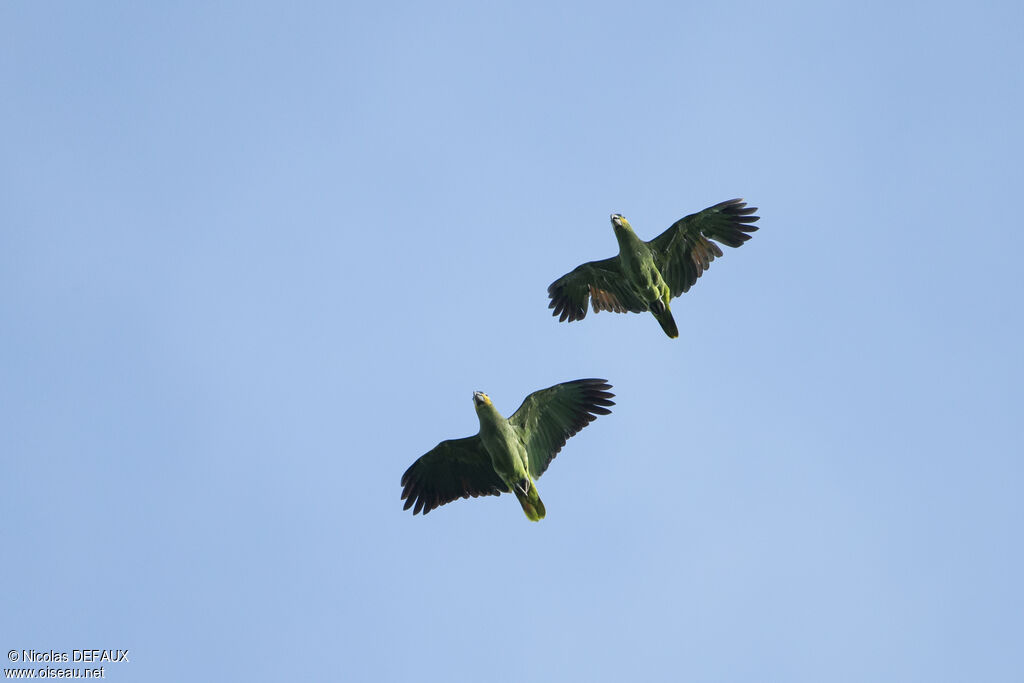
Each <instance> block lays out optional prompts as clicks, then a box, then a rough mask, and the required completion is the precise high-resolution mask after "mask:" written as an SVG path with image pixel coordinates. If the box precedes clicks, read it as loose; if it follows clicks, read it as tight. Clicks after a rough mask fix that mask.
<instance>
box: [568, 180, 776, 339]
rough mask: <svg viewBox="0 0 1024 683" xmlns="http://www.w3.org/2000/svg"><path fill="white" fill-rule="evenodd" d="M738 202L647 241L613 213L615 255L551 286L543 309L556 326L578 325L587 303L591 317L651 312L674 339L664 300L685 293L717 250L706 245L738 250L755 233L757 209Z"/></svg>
mask: <svg viewBox="0 0 1024 683" xmlns="http://www.w3.org/2000/svg"><path fill="white" fill-rule="evenodd" d="M746 206H747V205H746V202H744V201H743V200H742V199H730V200H729V201H727V202H722V203H721V204H715V205H714V206H712V207H709V208H707V209H704V210H703V211H701V212H699V213H695V214H691V215H689V216H686V217H685V218H680V219H679V220H678V221H676V222H675V223H673V224H672V226H671V227H670V228H669V229H668V230H666V231H665V232H663V233H661V234H660V235H658V236H657V237H655V238H654V239H653V240H651V241H650V242H644V241H643V240H641V239H640V238H639V237H637V236H636V233H635V232H633V227H632V226H631V225H630V224H629V221H627V220H626V219H625V218H624V217H623V216H621V215H619V214H617V213H613V214H612V217H611V219H612V228H613V229H614V230H615V239H617V240H618V242H619V255H618V256H613V257H612V258H606V259H604V260H603V261H591V262H590V263H584V264H583V265H582V266H579V267H578V268H576V269H575V270H573V271H572V272H571V273H567V274H566V275H563V276H562V277H560V278H558V279H557V280H555V281H554V282H552V283H551V286H550V287H548V296H550V297H551V303H550V304H548V308H553V309H555V310H554V311H553V312H552V314H551V315H557V316H558V321H559V322H563V321H565V320H568V321H569V322H572V321H573V320H583V318H585V317H586V315H587V299H593V305H594V313H599V312H601V311H614V312H615V313H625V312H627V311H628V312H630V313H642V312H644V311H650V312H651V313H652V314H653V315H654V318H655V319H656V320H657V321H658V322H659V323H661V329H663V330H665V334H667V335H668V336H669V337H671V338H673V339H674V338H676V337H678V336H679V328H677V327H676V321H675V319H673V318H672V309H671V308H669V301H670V300H671V299H673V298H674V297H677V296H679V295H680V294H682V293H683V292H687V291H689V289H690V287H692V286H693V283H695V282H696V281H697V278H699V277H700V276H701V275H702V274H703V273H704V271H705V270H707V269H708V266H709V265H710V264H711V262H712V261H714V260H715V257H716V256H721V255H722V250H721V249H720V248H719V247H718V245H717V244H715V243H714V242H712V241H711V240H717V241H719V242H721V243H722V244H724V245H726V246H728V247H738V246H740V245H742V244H743V243H744V242H746V241H747V240H748V239H750V237H751V236H750V235H749V234H748V233H751V232H754V231H755V230H757V227H756V226H754V225H751V223H753V222H755V221H756V220H758V218H759V217H758V216H754V215H753V213H754V212H755V211H757V208H755V207H750V208H745V207H746Z"/></svg>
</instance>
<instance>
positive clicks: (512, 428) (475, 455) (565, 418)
mask: <svg viewBox="0 0 1024 683" xmlns="http://www.w3.org/2000/svg"><path fill="white" fill-rule="evenodd" d="M611 388H612V386H611V385H610V384H608V382H607V380H603V379H577V380H574V381H572V382H564V383H562V384H556V385H555V386H553V387H548V388H547V389H541V390H540V391H535V392H533V393H532V394H530V395H529V396H527V397H526V400H524V401H523V404H522V405H521V406H519V410H517V411H516V412H515V413H513V414H512V417H510V418H508V419H507V420H506V419H505V418H504V417H502V416H501V414H500V413H498V409H497V408H495V407H494V404H493V403H492V402H491V399H490V397H488V396H487V394H485V393H483V392H482V391H474V392H473V407H474V408H476V415H477V417H478V418H479V419H480V432H479V433H478V434H477V435H476V436H469V437H466V438H464V439H450V440H448V441H442V442H441V443H439V444H437V446H435V447H434V448H433V450H431V451H429V452H428V453H426V454H425V455H423V456H421V457H420V458H419V459H418V460H416V462H414V463H413V464H412V465H411V466H410V467H409V469H407V470H406V471H405V474H403V475H402V486H403V487H404V488H403V490H402V500H404V501H405V507H404V509H405V510H408V509H409V508H413V510H412V513H413V514H414V515H415V514H417V513H419V512H420V511H422V512H423V514H427V513H428V512H430V511H431V510H433V509H434V508H436V507H438V506H440V505H444V504H445V503H450V502H452V501H453V500H457V499H459V498H469V497H470V496H472V497H473V498H476V497H477V496H497V495H500V494H502V493H508V492H510V491H511V492H512V493H514V494H515V496H516V498H518V499H519V503H520V505H522V506H523V512H525V513H526V516H527V518H529V519H530V521H533V522H537V521H540V520H542V519H544V514H545V511H544V503H542V502H541V500H540V495H539V494H538V493H537V487H536V485H535V484H534V481H533V480H534V479H536V478H538V477H540V475H542V474H544V471H545V470H546V469H547V468H548V465H549V464H550V463H551V461H552V459H554V457H555V455H556V454H557V453H558V452H559V451H560V450H562V446H564V445H565V442H566V440H568V438H569V437H571V436H573V435H574V434H576V432H578V431H579V430H581V429H583V428H584V427H586V426H587V425H588V424H590V423H591V422H592V421H594V420H595V419H597V416H598V415H608V414H609V413H611V411H610V410H608V408H607V406H613V405H615V403H614V402H613V401H612V400H610V399H611V398H613V397H614V396H615V395H614V394H612V393H610V392H609V391H608V389H611ZM414 505H415V507H413V506H414Z"/></svg>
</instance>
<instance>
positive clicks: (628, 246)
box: [612, 216, 679, 338]
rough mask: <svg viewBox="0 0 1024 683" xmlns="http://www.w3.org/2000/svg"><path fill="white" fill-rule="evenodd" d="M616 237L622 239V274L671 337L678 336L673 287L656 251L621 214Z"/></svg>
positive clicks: (615, 222) (614, 221)
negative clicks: (667, 281) (659, 263)
mask: <svg viewBox="0 0 1024 683" xmlns="http://www.w3.org/2000/svg"><path fill="white" fill-rule="evenodd" d="M612 227H613V228H614V230H615V239H616V240H617V241H618V243H619V264H620V266H621V267H622V274H623V276H624V277H625V279H626V281H627V282H628V283H629V286H630V287H631V289H632V290H633V292H634V293H635V294H636V296H637V297H639V298H640V299H641V300H642V301H644V302H646V303H647V307H648V309H649V310H650V311H651V313H652V314H653V315H654V317H655V319H657V321H658V322H659V323H660V324H661V327H662V329H664V330H665V334H667V335H668V336H669V337H671V338H675V337H678V336H679V330H678V328H677V327H676V323H675V320H674V319H673V318H672V309H671V308H670V307H669V301H671V300H672V289H671V288H670V287H669V286H668V284H667V283H666V282H665V278H663V277H662V276H661V271H660V270H658V266H657V264H656V263H655V261H654V252H652V251H651V248H650V247H649V246H648V245H647V242H644V241H643V240H641V239H640V238H639V237H637V236H636V233H635V232H633V226H631V225H630V224H629V221H627V220H626V219H625V218H623V217H622V216H619V217H618V220H615V219H613V220H612Z"/></svg>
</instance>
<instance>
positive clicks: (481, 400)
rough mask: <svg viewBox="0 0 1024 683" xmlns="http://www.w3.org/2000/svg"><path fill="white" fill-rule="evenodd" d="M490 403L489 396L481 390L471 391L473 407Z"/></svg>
mask: <svg viewBox="0 0 1024 683" xmlns="http://www.w3.org/2000/svg"><path fill="white" fill-rule="evenodd" d="M489 405H491V397H490V396H488V395H487V394H485V393H484V392H482V391H474V392H473V407H474V408H479V407H480V406H489Z"/></svg>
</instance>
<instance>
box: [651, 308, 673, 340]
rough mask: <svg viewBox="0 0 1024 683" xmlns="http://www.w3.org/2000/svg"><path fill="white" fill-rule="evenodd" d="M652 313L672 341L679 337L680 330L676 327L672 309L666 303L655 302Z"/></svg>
mask: <svg viewBox="0 0 1024 683" xmlns="http://www.w3.org/2000/svg"><path fill="white" fill-rule="evenodd" d="M651 313H652V314H653V315H654V319H655V320H657V321H658V323H659V324H660V325H661V329H663V330H665V334H667V335H668V336H669V337H670V338H672V339H675V338H676V337H678V336H679V328H678V327H676V320H675V318H673V317H672V309H670V308H669V307H668V306H667V305H666V304H665V303H664V302H662V301H655V302H654V303H653V304H652V305H651Z"/></svg>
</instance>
